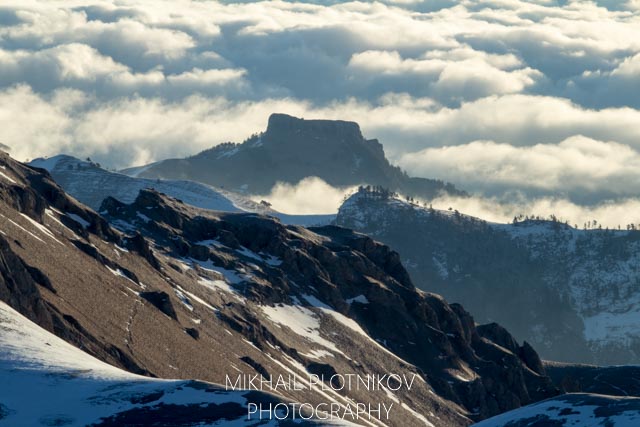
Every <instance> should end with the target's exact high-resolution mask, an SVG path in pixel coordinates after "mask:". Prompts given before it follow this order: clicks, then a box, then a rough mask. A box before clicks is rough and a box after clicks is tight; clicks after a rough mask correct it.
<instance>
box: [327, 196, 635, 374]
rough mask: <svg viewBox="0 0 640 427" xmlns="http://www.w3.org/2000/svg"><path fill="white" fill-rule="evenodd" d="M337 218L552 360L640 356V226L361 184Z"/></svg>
mask: <svg viewBox="0 0 640 427" xmlns="http://www.w3.org/2000/svg"><path fill="white" fill-rule="evenodd" d="M336 221H337V223H338V224H339V225H342V226H345V227H350V228H353V229H355V230H358V231H360V232H363V233H366V234H368V235H370V236H372V237H374V238H375V239H377V240H380V241H382V242H384V243H386V244H389V245H390V246H392V247H394V248H396V249H397V250H398V251H399V252H400V254H401V256H402V257H403V259H404V260H405V266H406V267H407V270H408V271H409V273H410V274H411V275H412V277H413V278H414V279H415V280H416V282H417V283H418V284H421V283H428V284H429V289H430V290H432V291H434V292H438V293H441V294H442V295H444V296H445V297H446V298H447V299H448V300H450V301H454V302H459V303H461V304H463V305H464V306H465V307H466V308H467V309H469V310H470V312H471V313H472V314H473V315H474V317H475V318H476V319H478V320H479V321H480V322H492V321H496V322H498V323H500V324H502V325H505V326H506V327H507V328H508V329H509V330H510V331H512V332H513V333H514V335H515V336H517V337H518V338H520V339H523V340H526V341H527V342H529V343H531V344H532V345H533V346H534V347H535V348H536V349H538V351H540V352H541V354H542V356H543V357H545V358H548V359H552V360H560V361H566V362H583V363H597V364H622V363H638V361H639V359H638V354H640V353H639V350H640V348H639V347H638V345H639V344H640V332H639V331H638V330H637V327H636V325H637V322H638V320H639V319H640V312H638V307H640V304H639V302H640V301H638V299H640V267H639V266H640V251H639V250H638V249H639V245H640V232H638V231H633V230H630V231H627V230H623V231H618V230H616V231H613V230H577V229H574V228H572V227H569V226H567V225H565V224H562V223H558V222H553V221H524V222H519V223H517V224H516V225H513V224H506V225H505V224H492V223H487V222H485V221H482V220H480V219H477V218H473V217H469V216H466V215H463V214H460V213H458V212H456V211H436V210H433V209H429V208H425V207H423V206H418V205H415V204H411V203H407V202H404V201H401V200H398V199H396V198H393V197H388V196H387V195H386V194H380V193H374V192H367V191H365V190H363V191H360V192H359V193H357V194H355V195H353V196H352V197H351V198H350V199H349V200H348V201H347V202H346V203H345V204H344V205H343V206H342V207H341V208H340V211H339V213H338V217H337V219H336Z"/></svg>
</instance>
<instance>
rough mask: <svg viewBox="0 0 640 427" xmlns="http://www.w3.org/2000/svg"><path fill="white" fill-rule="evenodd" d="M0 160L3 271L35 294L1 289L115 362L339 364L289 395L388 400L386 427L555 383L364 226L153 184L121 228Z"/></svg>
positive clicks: (315, 367) (271, 373) (476, 408)
mask: <svg viewBox="0 0 640 427" xmlns="http://www.w3.org/2000/svg"><path fill="white" fill-rule="evenodd" d="M0 167H2V175H1V177H0V215H2V216H1V217H0V218H1V219H2V221H3V222H2V224H3V226H2V236H3V238H4V239H5V240H6V242H7V243H8V246H9V249H10V251H11V252H12V253H13V255H10V254H9V252H8V251H7V250H5V251H4V252H3V256H4V258H3V259H4V260H8V261H6V263H5V264H3V263H0V267H1V266H3V265H10V266H11V267H12V268H2V271H1V275H2V278H3V283H4V284H9V285H5V288H6V289H7V290H8V291H5V292H4V293H3V294H2V295H3V298H5V297H7V293H8V294H9V295H10V296H11V295H13V294H14V293H15V292H16V289H18V288H19V289H24V290H26V292H23V293H21V295H22V294H24V297H20V298H13V299H11V298H10V297H8V298H7V299H5V301H7V302H9V303H10V304H12V305H13V307H14V308H15V309H17V310H18V311H20V312H21V313H24V314H25V315H29V316H31V318H32V319H33V320H35V321H37V322H39V323H40V322H42V326H43V327H45V328H47V329H48V330H49V331H52V332H54V333H55V334H56V335H58V336H60V337H62V338H63V339H65V340H66V341H67V342H70V343H72V344H74V345H76V346H77V347H79V348H81V349H83V350H84V351H86V352H87V353H89V354H91V355H93V356H95V357H97V358H99V359H100V360H103V361H107V362H108V363H110V364H112V365H115V366H117V367H120V368H123V369H126V370H128V371H131V372H136V373H142V374H146V375H149V376H157V377H164V378H183V379H192V378H197V379H200V380H205V381H212V382H216V383H223V384H224V383H225V379H226V376H227V375H229V374H236V375H237V374H242V375H247V376H250V375H258V377H259V378H263V379H267V378H278V377H287V376H288V375H292V374H295V375H298V376H299V377H300V378H301V379H300V381H301V382H304V378H305V376H306V375H309V373H316V374H324V375H327V376H328V375H335V374H340V375H342V376H341V377H334V378H330V377H329V378H325V382H324V383H323V384H324V386H321V385H320V384H312V383H309V382H306V383H304V384H303V386H304V387H303V389H301V390H295V389H286V388H284V389H282V388H281V389H278V390H277V395H278V396H279V397H278V398H279V399H281V400H284V401H295V402H309V403H312V404H317V403H322V402H330V403H333V404H335V405H338V407H340V408H346V407H347V406H349V405H350V404H351V403H353V402H368V403H376V402H384V403H386V404H389V405H391V404H393V405H394V407H393V415H392V417H391V419H390V420H388V421H387V420H385V423H387V424H390V425H417V424H428V423H431V424H434V425H438V426H440V425H444V426H462V425H468V424H470V423H471V420H479V419H483V418H486V417H488V416H491V415H495V414H497V413H500V412H502V411H505V410H509V409H512V408H516V407H518V406H520V405H524V404H527V403H530V402H534V401H538V400H540V399H544V398H546V397H550V396H553V395H556V394H557V393H558V389H557V388H556V387H555V386H554V385H553V384H552V383H551V381H550V379H549V378H548V377H546V376H545V375H544V372H543V371H542V370H541V369H540V367H539V364H538V363H537V357H535V356H534V354H531V350H530V349H528V348H526V346H522V347H520V346H519V345H518V344H517V343H515V341H513V338H511V339H509V338H508V334H507V335H504V334H506V332H501V334H496V333H495V332H496V331H495V330H493V331H492V329H495V328H492V327H487V328H484V329H478V328H476V326H475V324H474V322H473V319H472V318H471V316H469V315H468V314H467V313H466V312H465V311H464V309H462V307H460V306H459V305H455V304H454V305H449V304H447V303H446V302H445V301H444V300H443V299H442V298H441V297H439V296H437V295H433V294H427V293H424V292H421V291H418V290H417V289H415V288H414V286H413V284H412V282H411V280H410V279H409V275H408V274H407V271H406V270H405V269H404V267H403V265H402V263H401V260H400V257H399V256H398V254H397V253H395V252H393V251H392V250H391V249H389V248H388V247H386V246H384V245H382V244H380V243H377V242H375V241H373V240H372V239H370V238H368V237H366V236H364V235H361V234H357V233H353V232H351V231H349V230H345V229H342V228H338V227H321V228H314V229H311V230H308V229H305V228H301V227H296V226H285V225H283V224H282V223H280V222H279V221H277V220H275V219H273V218H269V217H264V216H260V215H256V214H244V213H239V214H238V213H222V212H213V211H205V210H201V209H196V208H193V207H190V206H188V205H186V204H184V203H182V202H180V201H177V200H175V199H170V198H168V197H166V196H164V195H161V194H159V193H157V192H154V191H151V190H144V191H142V192H141V193H140V195H139V197H138V198H137V199H136V200H135V202H133V203H131V204H124V203H121V202H119V201H117V200H115V199H107V200H106V201H105V203H104V204H103V206H102V210H103V211H104V212H105V215H106V216H107V218H108V219H109V221H110V223H111V224H115V225H116V226H117V227H118V228H117V229H114V228H112V227H111V226H110V225H109V223H107V221H106V220H105V219H104V218H103V217H101V216H99V215H97V214H96V213H95V212H93V211H92V210H90V209H88V208H86V207H84V206H82V205H80V204H78V203H77V202H76V201H74V200H73V199H72V198H70V197H68V196H67V195H66V194H65V193H64V192H63V191H62V190H61V189H60V187H58V186H57V185H56V184H55V183H53V181H51V179H50V177H49V176H48V175H47V173H46V172H44V171H43V170H41V169H33V168H30V167H27V166H24V165H22V164H19V163H17V162H14V161H13V160H11V159H10V158H9V157H8V156H6V155H3V156H2V157H0ZM138 233H140V234H138ZM5 246H6V245H5ZM11 257H14V258H15V259H12V258H11ZM19 263H21V265H23V266H24V269H21V268H15V269H14V268H13V267H14V266H18V265H19ZM45 277H46V279H47V280H44V279H43V278H45ZM16 283H20V285H19V286H17V285H14V284H16ZM34 287H35V289H36V291H37V292H35V291H34ZM145 296H146V298H145ZM34 307H35V308H34ZM38 307H39V308H38ZM38 310H40V311H42V310H44V316H41V315H39V314H37V313H38V312H39V311H38ZM46 316H50V318H51V324H48V323H47V322H46ZM43 319H44V320H43ZM498 335H499V336H500V340H502V341H503V344H504V343H506V342H508V343H510V345H512V348H510V349H509V348H505V347H503V346H502V345H500V344H497V343H496V342H494V341H492V339H493V338H492V336H495V337H497V336H498ZM496 339H497V338H496ZM390 373H395V374H398V375H401V376H402V377H407V378H410V377H412V376H414V375H415V376H416V377H415V378H416V379H415V381H414V382H413V385H412V387H411V388H410V389H408V388H407V387H400V388H399V389H398V390H397V391H391V390H389V389H362V388H359V389H348V390H347V389H343V390H334V389H332V388H329V390H323V389H322V388H323V387H325V388H326V387H327V385H328V384H332V385H334V387H336V388H337V385H340V384H341V383H342V382H343V381H346V379H347V378H348V377H347V376H346V375H351V374H353V375H370V374H378V375H384V374H387V375H388V374H390ZM392 384H393V382H392ZM134 415H135V414H134ZM134 419H135V418H134ZM347 420H349V419H347ZM107 421H108V420H107V419H106V418H105V419H104V422H107ZM116 421H117V420H116ZM114 422H115V421H114ZM358 422H360V423H364V424H371V425H380V424H381V423H380V421H378V420H377V419H375V418H373V419H368V420H362V419H360V420H358Z"/></svg>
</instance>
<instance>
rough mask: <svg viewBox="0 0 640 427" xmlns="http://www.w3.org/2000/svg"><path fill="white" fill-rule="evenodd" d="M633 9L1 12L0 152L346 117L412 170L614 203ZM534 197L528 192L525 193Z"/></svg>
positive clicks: (98, 153)
mask: <svg viewBox="0 0 640 427" xmlns="http://www.w3.org/2000/svg"><path fill="white" fill-rule="evenodd" d="M639 81H640V3H639V2H638V1H637V0H630V1H626V2H625V1H619V2H613V1H605V0H601V1H574V0H539V1H524V0H499V1H498V0H462V1H449V0H437V1H433V0H430V1H421V0H386V1H380V2H375V3H371V2H345V1H306V2H305V1H298V2H287V1H264V2H253V1H241V2H231V1H195V0H181V1H177V2H176V1H168V0H166V1H150V0H129V1H124V2H111V1H106V0H105V1H102V0H72V1H64V2H62V1H36V0H8V1H5V2H3V4H2V6H1V7H0V143H3V144H5V145H8V146H10V147H11V148H12V154H13V155H14V156H15V157H17V158H19V159H26V158H33V157H36V156H42V155H53V154H56V153H59V152H66V153H70V154H74V155H78V156H82V157H86V156H91V157H92V158H94V159H95V160H98V161H100V162H101V163H103V164H105V165H108V166H110V167H117V168H121V167H126V166H132V165H135V164H141V163H145V162H150V161H153V160H157V159H161V158H166V157H174V156H184V155H189V154H193V153H195V152H197V151H199V150H202V149H205V148H208V147H210V146H213V145H216V144H219V143H221V142H225V141H228V140H233V141H241V140H243V139H244V138H246V137H247V136H248V135H250V134H251V133H253V132H258V131H260V130H263V129H264V127H265V125H266V120H267V117H268V115H269V114H270V113H272V112H275V111H279V112H286V113H290V114H294V115H299V116H304V117H318V118H335V119H346V120H355V121H358V122H359V123H360V124H361V126H362V128H363V131H364V133H365V135H366V136H368V137H371V138H373V137H376V138H379V139H380V140H381V142H382V143H383V144H384V146H385V150H386V151H387V154H388V155H389V156H390V157H391V158H392V160H393V161H395V162H396V163H398V164H399V165H401V166H402V167H403V168H405V169H407V170H408V171H409V172H411V173H412V174H415V175H419V176H426V177H436V178H442V179H447V180H450V181H452V182H454V183H456V184H458V185H459V186H460V187H462V188H466V189H469V190H472V191H476V192H479V193H482V194H485V195H487V196H489V197H494V196H495V197H503V196H504V195H505V194H506V195H508V194H511V193H513V192H514V191H519V192H520V193H521V194H524V195H526V196H529V197H535V198H540V197H542V198H548V197H551V198H556V199H557V198H558V197H560V198H567V199H569V200H571V203H578V204H582V205H584V204H589V205H593V204H598V203H602V202H603V201H607V200H618V201H620V203H625V202H624V200H628V198H630V197H636V196H638V191H637V190H636V188H638V184H639V183H640V168H639V167H638V166H639V163H640V127H639V126H638V125H637V124H638V123H640V84H638V82H639ZM544 200H547V199H544Z"/></svg>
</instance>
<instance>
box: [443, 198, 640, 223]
mask: <svg viewBox="0 0 640 427" xmlns="http://www.w3.org/2000/svg"><path fill="white" fill-rule="evenodd" d="M513 199H515V200H513ZM431 204H432V206H433V207H434V208H436V209H442V210H447V209H449V208H452V209H457V210H458V211H460V212H462V213H464V214H467V215H471V216H475V217H478V218H482V219H484V220H487V221H491V222H497V223H509V222H511V221H513V218H514V217H515V216H519V215H527V216H534V217H535V216H539V217H540V218H543V219H549V218H550V216H551V215H554V216H555V217H557V218H558V219H559V220H560V221H563V222H567V221H568V222H569V224H570V225H572V226H577V227H578V228H583V227H584V225H585V223H593V220H596V222H597V223H598V224H600V225H602V227H603V228H606V227H608V228H614V229H617V228H618V226H620V227H621V228H622V229H623V230H624V229H626V226H627V224H635V225H636V227H638V226H640V215H638V212H640V199H638V198H626V199H622V200H615V201H606V200H605V201H602V202H600V203H598V204H596V205H587V206H585V205H580V204H577V203H574V202H571V201H570V200H568V199H565V198H558V197H542V198H533V199H532V198H528V197H524V196H520V197H517V196H516V197H512V200H510V201H508V200H504V199H503V198H483V197H469V198H459V197H441V198H438V199H436V200H433V201H431Z"/></svg>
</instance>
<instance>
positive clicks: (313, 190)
mask: <svg viewBox="0 0 640 427" xmlns="http://www.w3.org/2000/svg"><path fill="white" fill-rule="evenodd" d="M354 190H355V187H346V188H336V187H332V186H331V185H329V184H327V183H326V182H325V181H323V180H322V179H320V178H318V177H315V176H313V177H308V178H305V179H303V180H302V181H300V182H299V183H297V184H295V185H292V184H287V183H281V182H279V183H277V184H276V185H275V186H274V187H273V189H272V190H271V193H270V194H267V195H262V196H255V198H254V199H255V200H256V201H260V200H267V201H269V203H271V205H272V207H273V208H274V209H276V210H277V211H280V212H283V213H288V214H298V215H305V214H332V213H336V212H337V211H338V208H339V207H340V205H341V204H342V202H343V201H344V197H345V195H346V194H349V193H352V192H353V191H354Z"/></svg>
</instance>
